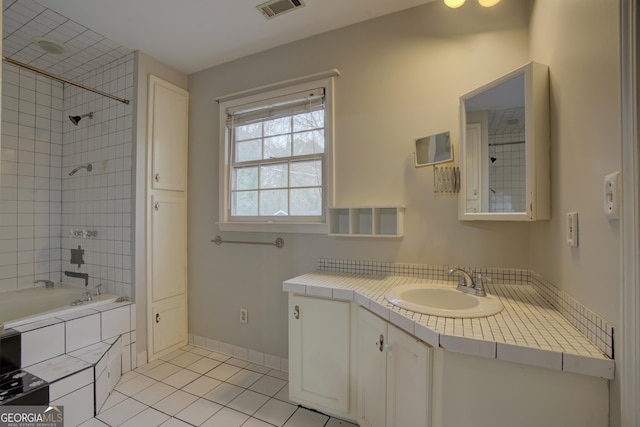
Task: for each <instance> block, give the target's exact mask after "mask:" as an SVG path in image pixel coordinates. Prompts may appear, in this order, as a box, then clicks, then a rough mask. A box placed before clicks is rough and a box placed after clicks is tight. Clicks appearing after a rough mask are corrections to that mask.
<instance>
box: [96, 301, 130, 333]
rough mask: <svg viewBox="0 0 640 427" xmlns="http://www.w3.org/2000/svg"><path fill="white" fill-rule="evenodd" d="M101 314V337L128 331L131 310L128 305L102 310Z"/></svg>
mask: <svg viewBox="0 0 640 427" xmlns="http://www.w3.org/2000/svg"><path fill="white" fill-rule="evenodd" d="M101 315H102V339H103V340H104V339H107V338H111V337H114V336H116V335H121V334H124V333H125V332H129V328H130V327H131V320H130V317H131V311H130V309H129V306H128V305H126V306H124V307H120V308H116V309H113V310H109V311H104V312H102V313H101Z"/></svg>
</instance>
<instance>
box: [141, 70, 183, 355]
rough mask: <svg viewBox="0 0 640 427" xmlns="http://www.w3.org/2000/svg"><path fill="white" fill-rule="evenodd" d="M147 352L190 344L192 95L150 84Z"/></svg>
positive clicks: (160, 82) (157, 80) (170, 86)
mask: <svg viewBox="0 0 640 427" xmlns="http://www.w3.org/2000/svg"><path fill="white" fill-rule="evenodd" d="M148 85H149V86H148V117H147V138H148V140H147V171H148V172H147V180H146V181H147V185H146V187H147V188H146V195H147V196H146V200H147V248H148V251H147V280H148V283H147V324H148V325H149V327H148V332H147V339H148V343H147V349H148V357H149V360H150V361H151V360H153V359H157V358H158V357H160V356H162V355H163V354H166V353H169V352H171V351H173V350H175V349H177V348H179V347H181V346H183V345H185V344H186V343H187V339H188V338H187V337H188V335H187V162H188V152H187V150H188V123H189V118H188V115H189V93H188V92H187V91H185V90H184V89H182V88H179V87H177V86H175V85H173V84H171V83H168V82H166V81H164V80H162V79H160V78H158V77H156V76H153V75H150V76H149V82H148Z"/></svg>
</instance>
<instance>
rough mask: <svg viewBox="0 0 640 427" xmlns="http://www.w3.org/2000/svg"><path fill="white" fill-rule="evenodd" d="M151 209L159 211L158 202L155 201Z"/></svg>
mask: <svg viewBox="0 0 640 427" xmlns="http://www.w3.org/2000/svg"><path fill="white" fill-rule="evenodd" d="M153 209H155V210H156V212H157V211H159V210H160V202H156V203H155V205H153Z"/></svg>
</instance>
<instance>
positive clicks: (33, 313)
mask: <svg viewBox="0 0 640 427" xmlns="http://www.w3.org/2000/svg"><path fill="white" fill-rule="evenodd" d="M87 290H88V289H86V288H76V287H69V286H64V287H60V285H56V286H55V287H54V288H33V289H25V290H21V291H16V292H4V293H0V330H2V326H3V325H4V328H5V329H6V328H11V327H14V326H19V325H23V324H25V323H31V322H37V321H39V320H43V319H47V318H49V317H55V316H61V315H63V314H69V313H72V312H74V311H80V310H86V309H88V308H93V307H97V306H98V305H102V304H107V303H110V302H113V301H115V300H116V299H117V298H118V296H117V295H113V294H102V295H97V296H93V301H84V302H83V303H82V304H81V305H71V303H73V302H76V301H78V300H82V299H83V296H82V294H83V293H84V292H86V291H87Z"/></svg>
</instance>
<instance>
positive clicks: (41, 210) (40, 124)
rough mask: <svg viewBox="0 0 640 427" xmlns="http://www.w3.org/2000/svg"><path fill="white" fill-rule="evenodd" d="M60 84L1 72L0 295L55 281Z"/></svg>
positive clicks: (6, 67)
mask: <svg viewBox="0 0 640 427" xmlns="http://www.w3.org/2000/svg"><path fill="white" fill-rule="evenodd" d="M62 109H63V88H62V84H61V83H59V82H56V81H52V80H51V79H49V78H47V77H42V76H39V75H36V74H34V73H33V72H31V71H27V70H24V69H19V68H17V67H15V66H13V65H9V64H7V63H4V64H3V70H2V142H1V148H2V152H1V156H2V157H1V160H2V163H1V164H0V168H1V169H0V292H2V291H12V290H17V289H21V288H25V287H32V286H33V283H34V281H35V280H36V279H48V280H54V281H58V280H59V278H60V274H59V273H60V224H61V215H60V212H61V194H60V190H61V179H60V171H61V170H60V167H61V164H62Z"/></svg>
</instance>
